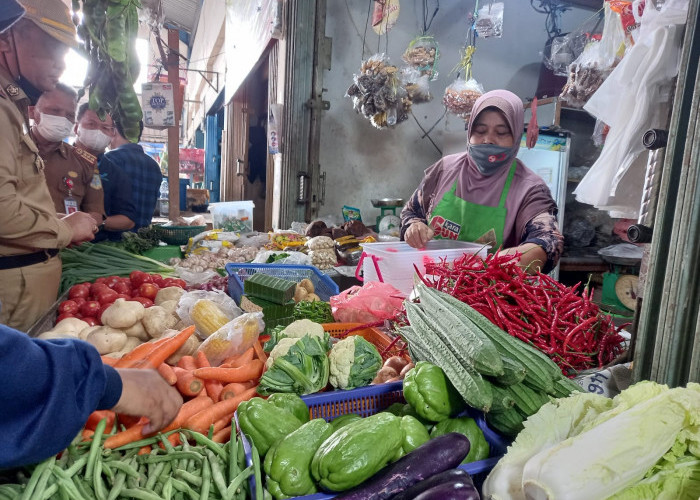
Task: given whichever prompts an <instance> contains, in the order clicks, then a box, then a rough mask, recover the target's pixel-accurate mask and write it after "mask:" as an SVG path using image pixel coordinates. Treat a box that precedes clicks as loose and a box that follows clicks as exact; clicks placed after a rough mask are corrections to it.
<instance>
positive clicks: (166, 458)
mask: <svg viewBox="0 0 700 500" xmlns="http://www.w3.org/2000/svg"><path fill="white" fill-rule="evenodd" d="M181 458H191V459H194V460H199V461H202V460H203V458H204V457H203V456H202V455H201V454H200V453H197V452H195V451H173V452H172V453H169V454H167V455H141V458H140V459H139V461H140V462H142V463H146V464H149V463H158V462H170V461H172V460H179V459H181Z"/></svg>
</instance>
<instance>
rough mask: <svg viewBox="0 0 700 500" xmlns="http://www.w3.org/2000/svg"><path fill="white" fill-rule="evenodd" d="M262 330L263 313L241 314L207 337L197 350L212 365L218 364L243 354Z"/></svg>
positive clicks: (263, 327)
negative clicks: (204, 355)
mask: <svg viewBox="0 0 700 500" xmlns="http://www.w3.org/2000/svg"><path fill="white" fill-rule="evenodd" d="M263 330H265V323H264V321H263V313H261V312H255V313H245V314H241V315H240V316H238V317H236V318H235V319H233V320H232V321H230V322H229V323H226V324H225V325H224V326H222V327H221V328H219V329H218V330H217V331H216V332H214V333H212V334H211V335H210V336H209V337H207V339H206V340H205V341H204V342H202V345H200V346H199V349H197V350H198V351H202V352H203V353H204V354H206V356H207V359H208V360H209V363H211V365H212V366H219V365H220V364H221V363H222V362H223V360H225V359H226V358H229V357H231V356H238V355H240V354H243V353H244V352H245V351H246V350H248V349H250V348H251V347H253V344H254V343H255V342H257V341H258V337H259V336H260V333H262V332H263Z"/></svg>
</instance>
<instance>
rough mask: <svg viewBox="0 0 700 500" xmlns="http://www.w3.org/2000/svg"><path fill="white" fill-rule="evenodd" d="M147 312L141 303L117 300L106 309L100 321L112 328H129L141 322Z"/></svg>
mask: <svg viewBox="0 0 700 500" xmlns="http://www.w3.org/2000/svg"><path fill="white" fill-rule="evenodd" d="M145 312H146V308H145V307H143V305H142V304H141V303H140V302H136V301H133V300H130V301H126V300H124V299H117V300H116V301H115V302H114V304H112V305H111V306H109V307H108V308H107V309H105V312H103V313H102V317H101V318H100V320H101V321H102V324H103V325H107V326H111V327H112V328H129V327H130V326H134V324H136V322H137V321H140V320H141V318H143V315H144V313H145Z"/></svg>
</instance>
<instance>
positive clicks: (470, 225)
mask: <svg viewBox="0 0 700 500" xmlns="http://www.w3.org/2000/svg"><path fill="white" fill-rule="evenodd" d="M523 120H524V111H523V103H522V101H521V100H520V99H519V98H518V96H516V95H515V94H513V93H512V92H509V91H507V90H494V91H491V92H487V93H485V94H484V95H482V96H481V97H480V98H479V99H478V100H477V101H476V102H475V103H474V107H473V108H472V112H471V115H470V118H469V124H468V127H467V135H468V137H469V144H468V147H467V151H466V152H464V153H459V154H454V155H449V156H445V157H443V158H442V159H441V160H440V161H438V162H437V163H435V164H434V165H432V166H431V167H430V168H428V169H427V170H426V171H425V176H424V177H423V180H422V181H421V183H420V185H419V186H418V189H416V191H415V192H414V193H413V195H412V196H411V198H410V199H409V201H408V203H406V206H405V207H404V208H403V210H402V211H401V239H403V240H405V241H406V242H407V243H408V244H409V245H411V246H412V247H414V248H421V247H423V246H425V244H426V243H427V242H428V241H429V240H431V239H432V238H445V239H453V240H460V241H478V242H481V243H485V244H490V245H492V248H498V247H501V248H502V249H503V250H502V253H519V254H521V256H520V265H521V266H522V267H524V268H526V269H528V270H529V271H532V272H534V271H535V270H538V269H539V270H541V271H542V272H545V273H546V272H549V271H550V270H551V269H552V268H553V267H554V266H556V264H557V262H558V261H559V256H560V254H561V251H562V248H563V246H564V238H563V236H562V235H561V233H560V232H559V229H558V228H557V218H556V215H557V205H556V203H555V202H554V199H553V198H552V195H551V193H550V192H549V188H548V187H547V185H546V184H545V183H544V181H543V180H542V178H541V177H540V176H538V175H537V174H535V173H534V172H533V171H532V170H530V169H529V168H527V167H526V166H525V165H523V163H522V162H521V161H520V160H518V159H517V158H516V155H517V153H518V149H519V148H520V137H521V133H522V130H523Z"/></svg>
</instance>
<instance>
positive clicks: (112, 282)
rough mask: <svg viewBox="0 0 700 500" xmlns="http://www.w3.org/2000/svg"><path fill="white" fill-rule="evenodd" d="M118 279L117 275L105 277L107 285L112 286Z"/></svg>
mask: <svg viewBox="0 0 700 500" xmlns="http://www.w3.org/2000/svg"><path fill="white" fill-rule="evenodd" d="M119 280H120V278H119V276H110V277H109V278H107V282H106V284H107V286H108V287H110V288H114V285H116V284H117V283H119Z"/></svg>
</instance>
